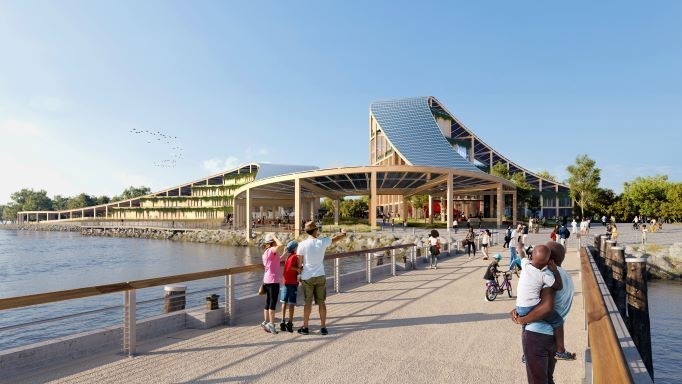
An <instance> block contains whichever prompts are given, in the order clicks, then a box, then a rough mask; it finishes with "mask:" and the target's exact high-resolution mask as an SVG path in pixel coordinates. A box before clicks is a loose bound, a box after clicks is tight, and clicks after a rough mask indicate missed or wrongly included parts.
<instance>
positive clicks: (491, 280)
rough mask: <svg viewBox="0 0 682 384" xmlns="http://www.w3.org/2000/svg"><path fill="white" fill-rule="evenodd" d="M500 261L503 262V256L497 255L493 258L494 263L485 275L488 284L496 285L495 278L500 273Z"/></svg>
mask: <svg viewBox="0 0 682 384" xmlns="http://www.w3.org/2000/svg"><path fill="white" fill-rule="evenodd" d="M500 260H502V255H500V254H499V253H496V254H495V256H493V261H492V263H490V264H489V265H488V268H487V269H486V270H485V275H483V279H484V280H485V282H486V283H494V282H495V276H497V274H498V273H499V272H500V271H499V270H498V269H497V267H499V265H500Z"/></svg>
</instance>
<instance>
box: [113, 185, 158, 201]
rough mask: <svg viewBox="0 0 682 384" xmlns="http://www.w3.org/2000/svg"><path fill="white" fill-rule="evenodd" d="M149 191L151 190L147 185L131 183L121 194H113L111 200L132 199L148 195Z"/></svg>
mask: <svg viewBox="0 0 682 384" xmlns="http://www.w3.org/2000/svg"><path fill="white" fill-rule="evenodd" d="M150 193H152V190H151V188H149V187H145V186H140V187H133V186H132V185H131V186H130V187H128V188H126V189H125V190H124V191H123V193H121V196H114V198H113V199H111V201H121V200H128V199H134V198H136V197H140V196H145V195H149V194H150Z"/></svg>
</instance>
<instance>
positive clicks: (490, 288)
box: [485, 271, 512, 301]
mask: <svg viewBox="0 0 682 384" xmlns="http://www.w3.org/2000/svg"><path fill="white" fill-rule="evenodd" d="M499 277H500V272H498V273H496V274H495V281H489V282H487V283H486V284H485V299H486V300H487V301H495V299H496V298H497V295H498V294H501V293H504V291H507V295H509V297H510V298H511V297H512V285H511V279H512V271H506V272H504V278H503V280H502V285H500V283H499V281H498V278H499Z"/></svg>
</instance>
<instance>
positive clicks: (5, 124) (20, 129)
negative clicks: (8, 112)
mask: <svg viewBox="0 0 682 384" xmlns="http://www.w3.org/2000/svg"><path fill="white" fill-rule="evenodd" d="M46 133H47V131H46V130H45V129H43V128H41V127H39V126H37V125H35V124H32V123H27V122H23V121H19V120H15V119H9V120H4V121H2V122H0V135H2V136H3V137H4V138H8V137H11V138H20V139H24V138H30V139H36V138H41V137H44V136H45V135H46Z"/></svg>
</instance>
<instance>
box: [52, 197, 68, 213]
mask: <svg viewBox="0 0 682 384" xmlns="http://www.w3.org/2000/svg"><path fill="white" fill-rule="evenodd" d="M68 204H69V198H68V197H64V196H62V195H55V196H53V197H52V208H54V210H55V211H63V210H65V209H68Z"/></svg>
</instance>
